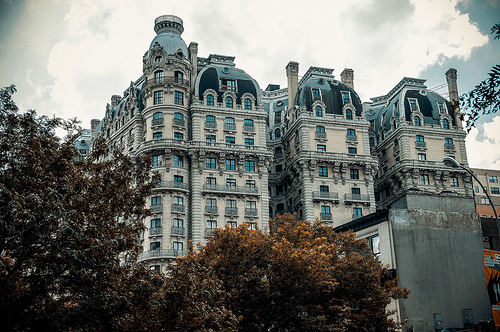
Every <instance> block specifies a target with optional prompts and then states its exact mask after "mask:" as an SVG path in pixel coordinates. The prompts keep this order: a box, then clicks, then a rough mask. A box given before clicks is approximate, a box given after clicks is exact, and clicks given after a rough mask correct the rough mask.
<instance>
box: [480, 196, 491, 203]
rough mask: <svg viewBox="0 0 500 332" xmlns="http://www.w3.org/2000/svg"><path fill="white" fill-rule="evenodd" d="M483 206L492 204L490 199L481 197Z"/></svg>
mask: <svg viewBox="0 0 500 332" xmlns="http://www.w3.org/2000/svg"><path fill="white" fill-rule="evenodd" d="M481 204H483V205H489V204H490V200H489V199H488V197H481Z"/></svg>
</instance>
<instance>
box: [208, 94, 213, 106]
mask: <svg viewBox="0 0 500 332" xmlns="http://www.w3.org/2000/svg"><path fill="white" fill-rule="evenodd" d="M207 106H214V96H212V95H207Z"/></svg>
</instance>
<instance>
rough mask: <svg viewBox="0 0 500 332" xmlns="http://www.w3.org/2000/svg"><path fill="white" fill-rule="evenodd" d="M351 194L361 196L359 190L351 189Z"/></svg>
mask: <svg viewBox="0 0 500 332" xmlns="http://www.w3.org/2000/svg"><path fill="white" fill-rule="evenodd" d="M351 194H353V195H361V189H360V188H356V187H354V188H351Z"/></svg>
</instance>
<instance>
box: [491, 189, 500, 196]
mask: <svg viewBox="0 0 500 332" xmlns="http://www.w3.org/2000/svg"><path fill="white" fill-rule="evenodd" d="M491 193H492V194H496V195H498V194H500V191H499V189H498V188H497V187H491Z"/></svg>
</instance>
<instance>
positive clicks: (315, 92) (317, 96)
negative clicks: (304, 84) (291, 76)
mask: <svg viewBox="0 0 500 332" xmlns="http://www.w3.org/2000/svg"><path fill="white" fill-rule="evenodd" d="M312 97H313V101H314V100H320V99H321V96H320V94H319V89H314V88H313V89H312Z"/></svg>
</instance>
